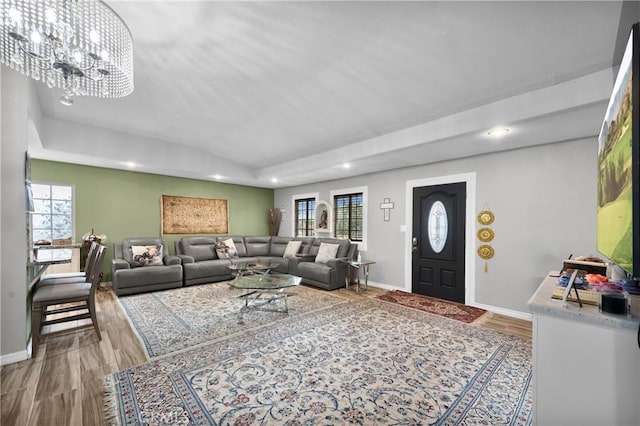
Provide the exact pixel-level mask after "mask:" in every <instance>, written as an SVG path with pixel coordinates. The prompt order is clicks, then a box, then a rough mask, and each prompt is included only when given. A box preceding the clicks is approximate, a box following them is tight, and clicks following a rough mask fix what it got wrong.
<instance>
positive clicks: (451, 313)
mask: <svg viewBox="0 0 640 426" xmlns="http://www.w3.org/2000/svg"><path fill="white" fill-rule="evenodd" d="M376 298H377V299H380V300H384V301H385V302H392V303H397V304H399V305H403V306H408V307H410V308H415V309H420V310H421V311H424V312H429V313H431V314H436V315H441V316H443V317H447V318H451V319H455V320H458V321H462V322H466V323H470V322H473V321H475V320H477V319H478V318H480V317H481V316H482V315H484V314H485V313H487V311H485V310H484V309H480V308H474V307H473V306H467V305H463V304H461V303H455V302H449V301H447V300H442V299H436V298H433V297H427V296H422V295H420V294H413V293H407V292H405V291H401V290H393V291H389V292H387V293H385V294H381V295H380V296H376Z"/></svg>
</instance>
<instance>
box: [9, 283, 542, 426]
mask: <svg viewBox="0 0 640 426" xmlns="http://www.w3.org/2000/svg"><path fill="white" fill-rule="evenodd" d="M385 291H386V290H383V289H379V288H374V287H369V289H368V290H367V291H366V292H361V293H360V294H356V293H355V292H354V291H352V290H346V289H340V290H336V291H334V292H332V294H335V295H337V296H340V297H344V298H345V299H349V300H357V299H359V298H362V297H375V296H377V295H379V294H383V293H385ZM96 297H97V301H96V303H97V311H98V321H99V323H100V330H101V333H102V341H99V340H98V338H97V336H96V334H95V332H94V331H93V328H92V327H91V326H90V325H87V327H85V328H81V329H75V330H64V329H62V327H64V324H60V325H56V327H58V328H57V329H52V330H51V331H53V333H52V334H50V335H47V336H43V339H42V342H43V343H42V344H41V346H40V348H39V350H38V356H37V357H36V358H35V359H29V360H26V361H22V362H18V363H14V364H9V365H6V366H3V367H2V368H1V370H0V424H2V425H16V426H20V425H29V426H31V425H38V426H40V425H45V426H46V425H52V426H54V425H55V426H62V425H74V426H75V425H87V426H89V425H90V426H94V425H106V424H108V423H107V420H106V418H105V416H104V411H103V410H104V400H103V384H102V378H103V377H104V376H106V375H107V374H110V373H114V372H116V371H120V370H123V369H125V368H130V367H134V366H136V365H140V364H142V363H144V362H146V357H145V353H144V350H143V348H142V346H141V344H140V342H139V340H138V338H137V337H136V335H135V333H134V332H133V330H132V329H131V327H130V325H129V322H128V320H127V318H126V316H125V315H124V313H123V312H122V310H121V309H120V307H119V306H118V300H117V296H116V295H115V293H113V291H112V290H110V289H101V290H99V291H98V292H97V296H96ZM476 324H477V325H479V326H482V327H487V328H490V329H492V330H496V331H499V332H502V333H506V334H513V335H516V336H519V337H522V338H525V339H531V322H529V321H524V320H519V319H514V318H510V317H506V316H502V315H496V314H492V313H488V314H485V315H483V316H482V317H481V318H479V319H478V320H476ZM71 325H72V326H78V325H82V324H71ZM67 326H68V325H67ZM46 331H47V330H45V332H46Z"/></svg>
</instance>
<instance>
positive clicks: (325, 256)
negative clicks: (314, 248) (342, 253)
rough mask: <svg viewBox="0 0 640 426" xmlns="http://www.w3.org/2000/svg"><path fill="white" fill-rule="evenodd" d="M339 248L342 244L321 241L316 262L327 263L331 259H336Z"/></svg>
mask: <svg viewBox="0 0 640 426" xmlns="http://www.w3.org/2000/svg"><path fill="white" fill-rule="evenodd" d="M339 248H340V244H329V243H320V248H319V249H318V254H317V255H316V263H327V262H328V261H329V260H331V259H335V258H336V254H337V253H338V249H339Z"/></svg>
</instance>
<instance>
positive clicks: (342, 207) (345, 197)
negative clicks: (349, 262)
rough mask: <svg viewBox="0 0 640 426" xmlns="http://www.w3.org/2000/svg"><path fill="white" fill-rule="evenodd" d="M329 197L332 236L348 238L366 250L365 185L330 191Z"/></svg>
mask: <svg viewBox="0 0 640 426" xmlns="http://www.w3.org/2000/svg"><path fill="white" fill-rule="evenodd" d="M331 199H332V202H333V233H334V236H335V237H336V238H348V239H350V240H351V241H353V242H356V243H358V246H359V249H360V250H366V240H367V187H366V186H365V187H358V188H350V189H343V190H336V191H331Z"/></svg>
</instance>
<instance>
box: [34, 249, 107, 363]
mask: <svg viewBox="0 0 640 426" xmlns="http://www.w3.org/2000/svg"><path fill="white" fill-rule="evenodd" d="M105 252H106V247H105V246H103V245H100V246H99V247H98V248H97V249H96V258H95V263H94V266H93V267H92V268H91V274H90V276H89V277H88V278H89V279H88V280H87V281H86V282H72V283H60V284H55V285H44V286H37V287H36V290H35V292H34V293H33V306H32V310H31V338H32V339H31V341H32V344H31V353H32V357H33V358H35V356H36V354H37V352H38V345H39V343H40V337H41V333H42V327H44V326H45V325H51V324H59V323H62V322H68V321H76V320H80V319H86V318H90V319H91V322H92V323H93V328H94V329H95V331H96V334H97V335H98V339H99V340H102V336H101V335H100V327H99V326H98V319H97V316H96V305H95V295H96V289H97V287H98V284H99V283H100V280H101V278H102V274H101V271H102V264H103V262H104V256H105ZM57 305H62V306H57ZM50 307H51V308H52V309H49V308H50ZM75 311H83V312H79V313H76V314H74V315H64V316H58V315H57V314H66V313H69V312H75ZM51 315H56V316H58V317H57V318H53V319H48V317H49V316H51Z"/></svg>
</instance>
